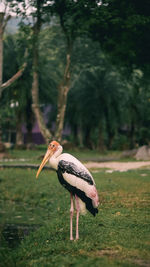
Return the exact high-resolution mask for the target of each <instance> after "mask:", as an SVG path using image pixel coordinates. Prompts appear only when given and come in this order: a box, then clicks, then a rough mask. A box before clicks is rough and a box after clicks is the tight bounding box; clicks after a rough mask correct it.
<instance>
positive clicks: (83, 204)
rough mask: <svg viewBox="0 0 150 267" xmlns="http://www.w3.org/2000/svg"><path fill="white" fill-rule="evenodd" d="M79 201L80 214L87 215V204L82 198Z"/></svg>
mask: <svg viewBox="0 0 150 267" xmlns="http://www.w3.org/2000/svg"><path fill="white" fill-rule="evenodd" d="M78 201H79V207H80V214H81V215H85V214H86V213H87V211H86V207H85V203H84V202H83V201H82V200H81V199H80V198H78Z"/></svg>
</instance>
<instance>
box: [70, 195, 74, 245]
mask: <svg viewBox="0 0 150 267" xmlns="http://www.w3.org/2000/svg"><path fill="white" fill-rule="evenodd" d="M70 197H71V207H70V240H73V234H72V228H73V227H72V218H73V212H74V207H73V196H72V193H71V194H70Z"/></svg>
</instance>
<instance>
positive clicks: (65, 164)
mask: <svg viewBox="0 0 150 267" xmlns="http://www.w3.org/2000/svg"><path fill="white" fill-rule="evenodd" d="M58 167H59V168H60V169H61V171H62V173H68V174H72V175H75V176H76V177H79V178H81V179H83V180H84V181H86V182H87V183H88V184H90V185H93V184H94V181H93V178H92V176H90V174H89V173H88V172H86V170H85V169H82V168H80V167H78V166H77V165H76V164H74V163H73V162H69V161H65V160H60V161H59V164H58Z"/></svg>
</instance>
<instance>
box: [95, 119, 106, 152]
mask: <svg viewBox="0 0 150 267" xmlns="http://www.w3.org/2000/svg"><path fill="white" fill-rule="evenodd" d="M97 149H98V150H99V151H104V150H105V144H104V137H103V127H102V123H101V122H100V123H99V127H98V144H97Z"/></svg>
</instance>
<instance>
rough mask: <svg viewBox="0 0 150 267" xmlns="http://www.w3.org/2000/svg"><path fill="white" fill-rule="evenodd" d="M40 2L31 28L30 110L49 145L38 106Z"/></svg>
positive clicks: (50, 135)
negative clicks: (31, 77) (31, 70)
mask: <svg viewBox="0 0 150 267" xmlns="http://www.w3.org/2000/svg"><path fill="white" fill-rule="evenodd" d="M40 4H41V3H40V0H38V1H37V22H36V23H35V25H34V27H33V63H32V69H33V82H32V89H31V91H32V101H33V104H32V108H33V112H34V114H35V117H36V119H37V122H38V126H39V129H40V132H41V134H42V135H43V137H44V140H45V142H46V143H49V141H50V139H51V138H52V134H51V133H50V131H49V130H48V129H47V127H46V124H45V121H44V117H43V114H42V112H41V110H40V106H39V72H38V67H39V62H38V57H39V53H38V38H39V33H40V28H41V13H40V12H41V11H40Z"/></svg>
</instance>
